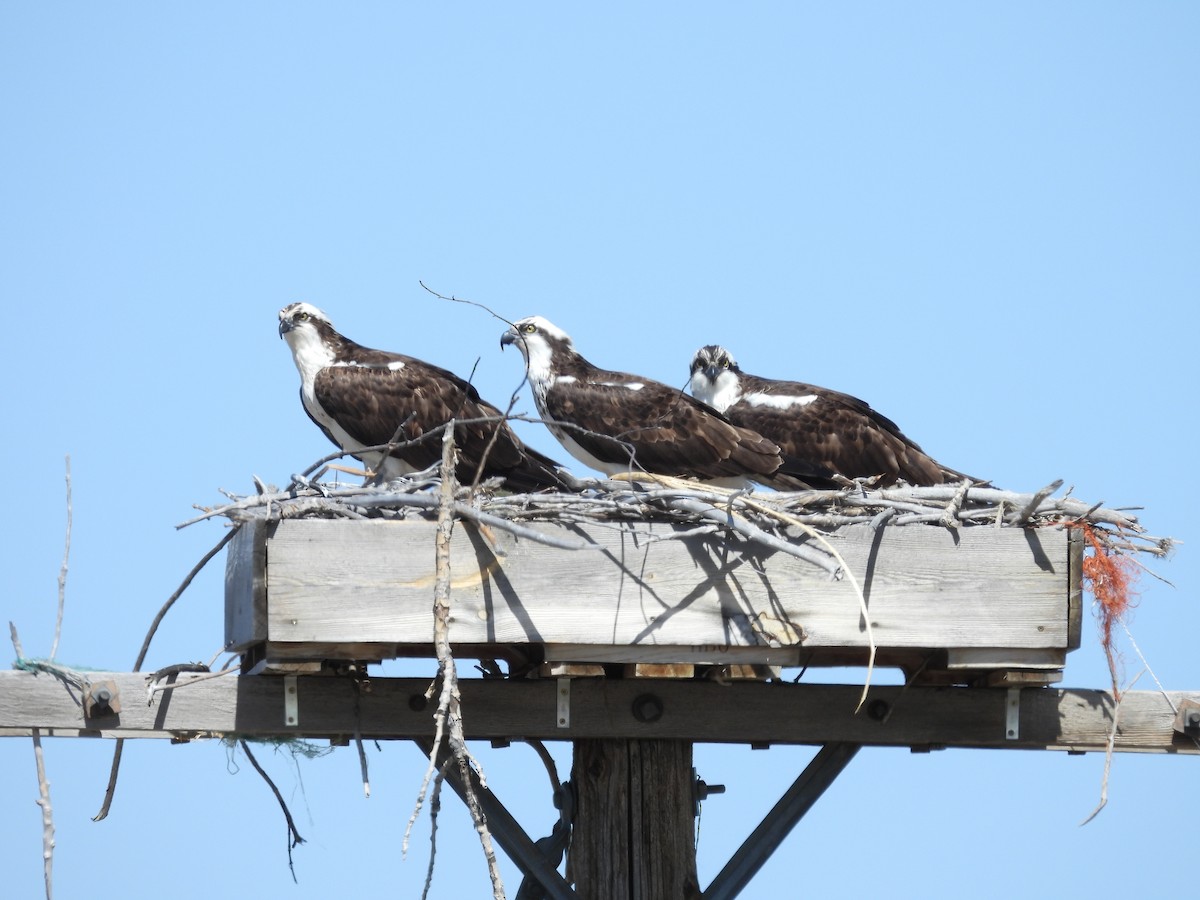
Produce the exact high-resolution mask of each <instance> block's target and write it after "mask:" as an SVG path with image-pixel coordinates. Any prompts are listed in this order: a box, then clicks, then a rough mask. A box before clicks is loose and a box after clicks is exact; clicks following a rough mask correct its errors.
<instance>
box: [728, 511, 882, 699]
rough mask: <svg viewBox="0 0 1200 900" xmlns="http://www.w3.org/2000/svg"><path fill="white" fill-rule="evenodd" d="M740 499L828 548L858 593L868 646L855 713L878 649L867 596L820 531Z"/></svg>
mask: <svg viewBox="0 0 1200 900" xmlns="http://www.w3.org/2000/svg"><path fill="white" fill-rule="evenodd" d="M741 501H742V503H744V504H745V505H747V506H749V507H751V508H753V509H757V510H758V511H759V512H761V513H764V514H766V515H769V516H773V517H775V518H778V519H779V521H781V522H786V523H787V524H788V525H792V526H794V527H796V528H799V529H800V530H801V531H803V532H804V533H805V534H807V535H808V536H809V537H811V538H813V539H814V540H815V541H817V542H818V543H819V544H821V546H823V547H824V548H825V549H826V550H828V551H829V552H830V554H832V556H833V558H834V559H836V560H837V561H838V565H840V566H841V567H842V569H841V570H842V571H843V572H845V573H846V578H847V580H848V581H849V582H850V584H851V585H852V586H853V587H854V593H855V594H857V595H858V608H859V611H860V612H861V613H862V617H863V624H864V626H865V628H866V634H867V647H868V648H869V652H868V656H867V675H866V678H864V679H863V689H862V695H861V696H860V697H859V698H858V706H856V707H854V711H855V712H856V713H857V712H858V711H859V710H860V709H862V705H863V704H864V703H866V702H867V690H868V689H869V688H870V687H871V673H872V672H873V671H874V670H875V652H876V650H877V649H878V648H877V647H876V646H875V635H874V633H873V632H872V630H871V613H870V610H868V609H867V597H866V595H865V594H864V593H863V589H862V587H861V586H860V585H859V583H858V579H857V578H855V577H854V572H853V570H851V568H850V567H849V566H848V565H846V560H844V559H842V554H840V553H838V551H837V548H836V547H834V546H833V544H831V543H829V541H827V540H825V538H824V537H823V536H822V535H821V533H820V532H818V531H817V530H816V529H814V528H810V527H808V526H807V525H805V524H804V523H803V522H801V521H800V520H799V519H797V518H796V517H795V516H789V515H787V514H786V513H782V512H780V511H778V510H775V509H772V508H771V507H769V506H767V505H766V504H762V503H758V502H757V501H755V500H751V499H750V498H748V497H742V498H741Z"/></svg>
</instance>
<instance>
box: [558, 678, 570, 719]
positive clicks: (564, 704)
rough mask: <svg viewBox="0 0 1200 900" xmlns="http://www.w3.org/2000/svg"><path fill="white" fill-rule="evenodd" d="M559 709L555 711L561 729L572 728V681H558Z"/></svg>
mask: <svg viewBox="0 0 1200 900" xmlns="http://www.w3.org/2000/svg"><path fill="white" fill-rule="evenodd" d="M555 696H556V697H557V698H558V709H557V710H556V711H555V721H556V722H558V727H559V728H570V727H571V679H570V678H560V679H558V691H557V692H556V694H555Z"/></svg>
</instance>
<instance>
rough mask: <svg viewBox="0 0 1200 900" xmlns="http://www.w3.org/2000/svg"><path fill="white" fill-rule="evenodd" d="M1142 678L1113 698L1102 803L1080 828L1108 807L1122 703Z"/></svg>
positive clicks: (1101, 786) (1140, 675)
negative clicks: (1109, 778)
mask: <svg viewBox="0 0 1200 900" xmlns="http://www.w3.org/2000/svg"><path fill="white" fill-rule="evenodd" d="M1143 671H1144V670H1143ZM1141 677H1142V672H1138V673H1137V675H1136V676H1134V679H1133V680H1132V681H1131V682H1129V684H1128V685H1126V687H1125V690H1123V691H1121V693H1120V694H1118V695H1117V696H1115V697H1113V702H1114V704H1115V705H1114V706H1113V722H1112V728H1111V729H1109V732H1108V744H1107V746H1106V747H1105V749H1104V775H1103V776H1102V778H1101V780H1100V802H1099V803H1097V804H1096V808H1095V809H1093V810H1092V811H1091V812H1090V813H1089V814H1088V817H1087V818H1086V819H1084V820H1083V821H1082V822H1080V823H1079V827H1080V828H1082V827H1083V826H1084V825H1086V824H1087V823H1088V822H1090V821H1092V819H1094V818H1096V816H1098V815H1099V814H1100V810H1102V809H1104V807H1105V806H1107V805H1108V776H1109V773H1110V772H1111V771H1112V761H1113V748H1114V746H1115V745H1116V742H1117V728H1118V727H1119V726H1120V721H1121V702H1122V700H1124V698H1125V692H1126V691H1128V690H1130V689H1131V688H1132V687H1133V686H1134V685H1135V684H1137V683H1138V679H1139V678H1141Z"/></svg>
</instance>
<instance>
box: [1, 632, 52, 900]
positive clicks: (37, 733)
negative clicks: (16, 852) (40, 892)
mask: <svg viewBox="0 0 1200 900" xmlns="http://www.w3.org/2000/svg"><path fill="white" fill-rule="evenodd" d="M8 633H9V636H10V637H11V638H12V645H13V650H14V651H15V652H16V654H17V659H24V658H25V651H24V650H23V649H22V648H21V638H20V637H19V636H18V635H17V626H16V625H14V624H13V623H12V622H9V623H8ZM33 758H34V761H35V762H36V763H37V775H38V799H37V801H36V802H37V805H38V806H40V807H41V808H42V864H43V866H44V867H45V873H46V900H53V898H54V810H53V809H52V808H51V806H50V782H49V781H47V780H46V760H45V757H44V756H43V755H42V730H41V729H40V728H34V729H33Z"/></svg>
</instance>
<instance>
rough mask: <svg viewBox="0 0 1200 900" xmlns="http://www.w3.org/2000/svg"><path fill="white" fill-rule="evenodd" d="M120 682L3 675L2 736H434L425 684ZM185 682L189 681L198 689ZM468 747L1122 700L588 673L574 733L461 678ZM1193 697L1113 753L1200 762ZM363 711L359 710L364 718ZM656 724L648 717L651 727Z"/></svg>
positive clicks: (705, 738)
mask: <svg viewBox="0 0 1200 900" xmlns="http://www.w3.org/2000/svg"><path fill="white" fill-rule="evenodd" d="M89 676H90V677H92V678H93V679H95V680H104V679H111V680H113V681H115V682H116V684H117V686H118V688H119V689H120V692H121V700H122V706H121V713H120V715H119V716H110V717H107V718H104V719H97V720H95V721H85V720H84V718H83V711H82V707H81V705H80V702H79V698H78V696H76V695H74V694H72V693H71V692H69V691H68V690H67V689H66V688H65V687H63V685H62V684H61V683H60V682H59V681H57V680H55V679H52V678H50V677H49V676H46V675H41V676H36V675H33V674H32V673H29V672H19V671H0V735H10V736H11V735H20V736H26V737H27V736H29V734H30V732H31V729H33V728H41V729H42V730H43V736H65V737H78V736H92V737H106V738H116V737H158V738H164V737H181V736H182V737H197V736H199V737H203V736H219V735H224V734H230V733H237V734H245V735H258V736H277V737H278V736H282V737H288V736H291V737H310V738H323V737H331V736H339V735H348V734H354V733H355V730H356V729H358V731H359V732H360V733H361V735H362V737H363V738H368V739H370V738H378V739H401V738H414V737H432V736H433V709H432V707H430V706H428V705H427V704H425V703H424V702H423V701H424V692H425V689H426V688H427V687H428V686H429V680H428V679H427V678H372V679H371V691H370V693H357V692H356V688H355V684H354V679H353V678H350V677H333V676H302V677H300V678H299V679H297V683H298V687H299V723H298V725H297V726H296V727H294V728H289V727H287V726H286V725H285V723H284V714H283V708H284V707H283V681H284V679H283V678H279V677H272V676H266V675H264V676H245V677H240V678H239V677H237V676H228V677H223V678H218V679H213V680H209V681H202V682H198V683H195V684H190V685H188V686H186V687H181V688H179V689H176V690H174V691H172V692H171V693H169V694H166V695H163V694H156V695H155V699H154V702H153V703H151V704H150V705H146V703H145V700H144V698H145V696H146V693H145V692H146V680H145V676H144V675H143V674H140V673H129V672H123V673H122V672H118V673H89ZM189 680H190V678H189V676H186V675H183V676H180V678H179V683H181V684H186V683H187V682H188V681H189ZM460 688H461V691H462V698H463V700H462V704H463V710H464V723H463V724H464V728H465V730H466V734H467V737H468V738H471V739H491V738H518V737H529V738H541V739H543V740H581V739H587V738H631V739H644V740H688V741H695V742H716V743H790V744H824V743H828V742H830V741H845V742H849V743H856V744H863V745H867V746H890V747H895V746H917V747H921V746H925V747H928V746H953V747H988V748H993V749H1024V750H1028V749H1043V748H1049V749H1056V750H1084V751H1103V750H1104V747H1105V745H1106V744H1107V741H1108V734H1109V731H1110V729H1111V728H1112V711H1113V701H1112V698H1111V697H1110V696H1109V695H1108V694H1107V693H1105V692H1104V691H1097V690H1082V689H1056V688H1045V687H1042V688H1029V689H1026V690H1022V691H1021V694H1020V702H1021V710H1020V736H1019V738H1018V739H1017V740H1008V739H1007V738H1006V735H1005V702H1006V699H1007V695H1008V692H1007V690H1005V689H990V688H964V687H911V688H908V689H907V690H905V689H903V688H900V687H873V688H871V690H870V693H869V694H868V696H867V702H866V704H865V705H864V707H863V709H862V710H861V711H860V712H858V713H857V714H856V713H855V709H856V707H857V706H858V698H859V695H860V694H861V692H862V687H861V686H860V685H825V684H790V683H770V684H764V683H755V682H733V683H726V684H719V683H715V682H708V681H704V682H701V681H681V680H676V679H669V680H656V679H629V680H624V679H602V678H581V679H575V680H573V681H572V683H571V716H570V726H569V727H567V728H559V727H558V723H557V720H556V710H557V697H556V683H555V680H552V679H542V680H537V679H531V680H522V681H511V680H505V679H468V680H464V681H462V682H460ZM647 693H651V694H653V695H654V696H655V697H656V698H658V700H659V702H660V703H661V706H662V714H661V716H660V717H658V718H657V719H655V720H654V721H643V720H641V719H639V718H637V717H636V716H635V715H634V708H635V700H637V699H638V698H639V697H642V696H643V695H645V694H647ZM1184 701H1193V702H1200V691H1190V692H1171V693H1168V694H1165V695H1164V694H1162V693H1160V692H1158V691H1129V692H1127V693H1126V694H1125V695H1124V699H1123V700H1122V704H1123V705H1122V709H1121V729H1120V732H1119V733H1118V734H1117V736H1116V745H1115V748H1116V750H1118V751H1121V752H1150V753H1180V754H1197V753H1200V745H1198V744H1197V741H1196V739H1195V738H1194V737H1191V736H1188V735H1184V734H1180V733H1178V732H1176V731H1175V730H1174V721H1175V713H1174V711H1173V710H1172V708H1171V705H1170V704H1171V703H1174V704H1175V705H1176V707H1178V706H1179V705H1180V704H1181V703H1183V702H1184ZM356 706H357V710H358V712H357V714H356V712H355V710H356ZM644 718H645V717H643V719H644Z"/></svg>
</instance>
